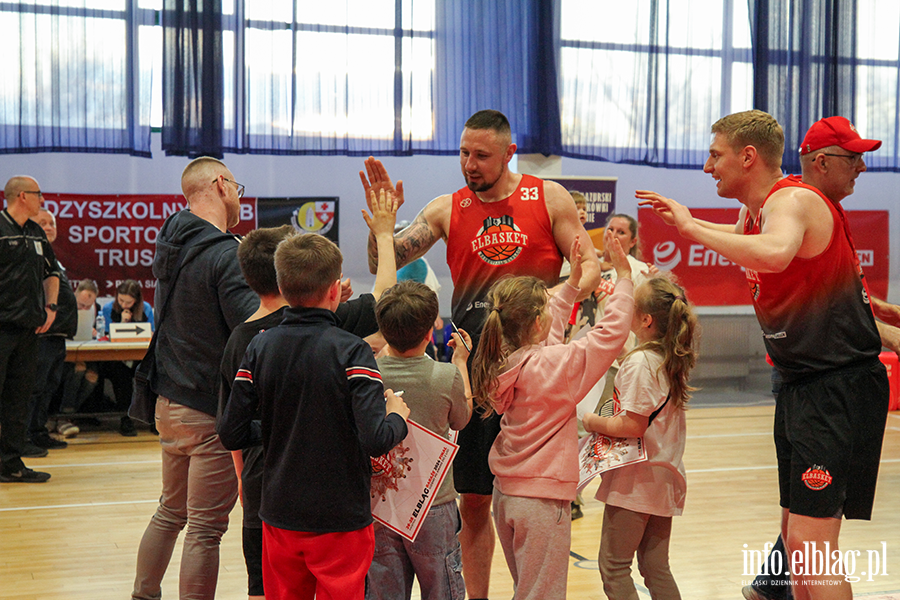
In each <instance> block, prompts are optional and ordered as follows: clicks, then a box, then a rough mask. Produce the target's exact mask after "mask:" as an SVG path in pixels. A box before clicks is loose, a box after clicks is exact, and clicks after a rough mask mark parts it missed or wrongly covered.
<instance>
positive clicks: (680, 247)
mask: <svg viewBox="0 0 900 600" xmlns="http://www.w3.org/2000/svg"><path fill="white" fill-rule="evenodd" d="M846 212H847V218H848V220H849V222H850V229H851V231H852V232H853V233H854V245H855V246H856V252H857V254H858V255H859V259H860V264H861V265H862V267H863V270H864V272H865V275H866V282H867V283H868V286H869V291H870V292H871V293H872V295H874V296H876V297H878V298H882V299H883V298H886V297H887V292H888V281H889V277H890V272H889V266H890V265H889V260H890V257H889V246H890V236H889V234H888V211H886V210H848V211H846ZM739 213H740V209H739V208H705V209H704V208H695V209H691V214H693V215H694V216H695V217H696V218H698V219H702V220H704V221H710V222H713V223H729V224H732V223H737V219H738V216H739ZM638 221H639V223H640V235H639V240H640V244H641V252H642V255H643V258H644V260H646V261H647V262H652V263H654V264H655V265H656V266H657V267H658V268H659V270H660V271H672V272H673V273H674V274H675V275H676V276H677V277H678V279H679V281H680V282H681V284H682V285H683V286H684V288H685V289H686V290H687V292H688V296H689V297H690V299H691V301H692V302H693V303H694V304H696V305H697V306H733V305H746V304H750V292H749V289H748V288H747V280H746V277H745V276H744V269H743V268H741V267H739V266H737V265H736V264H734V263H732V262H731V261H729V260H727V259H726V258H725V257H723V256H721V255H720V254H718V253H717V252H714V251H712V250H710V249H708V248H706V247H705V246H703V245H701V244H698V243H696V242H691V241H689V240H686V239H684V238H683V237H681V236H680V235H678V231H677V230H676V229H675V228H674V227H670V226H668V225H666V224H665V223H664V222H663V221H662V219H660V218H659V217H657V216H656V215H654V214H653V211H652V210H650V209H649V208H641V209H639V210H638Z"/></svg>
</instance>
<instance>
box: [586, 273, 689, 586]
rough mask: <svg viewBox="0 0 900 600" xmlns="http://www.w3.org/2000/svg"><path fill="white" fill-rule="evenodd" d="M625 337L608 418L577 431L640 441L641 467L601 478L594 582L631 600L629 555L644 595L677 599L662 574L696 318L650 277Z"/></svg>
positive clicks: (595, 418)
mask: <svg viewBox="0 0 900 600" xmlns="http://www.w3.org/2000/svg"><path fill="white" fill-rule="evenodd" d="M634 304H635V306H634V318H633V320H632V324H631V330H632V331H633V332H634V333H635V335H636V337H637V343H638V346H637V347H636V348H635V349H634V350H633V351H632V352H631V353H630V354H628V356H627V357H626V358H625V360H624V361H623V362H622V366H621V368H620V369H619V373H618V374H617V375H616V385H615V394H614V398H615V404H616V408H617V413H616V415H615V416H613V417H601V416H599V415H596V414H587V415H585V416H584V419H583V423H584V428H585V430H587V431H591V432H594V431H596V432H599V433H602V434H604V435H608V436H611V437H623V438H624V437H639V436H643V438H644V446H645V449H646V452H647V460H646V461H645V462H641V463H636V464H631V465H626V466H624V467H620V468H618V469H614V470H612V471H608V472H606V473H604V474H603V479H602V481H601V483H600V489H599V490H598V491H597V495H596V497H597V499H598V500H601V501H602V502H604V503H605V504H606V509H605V510H604V513H603V529H602V533H601V535H600V557H599V564H600V575H601V577H602V579H603V590H604V592H605V593H606V595H607V596H608V597H609V598H610V600H621V599H633V600H637V597H638V596H637V591H636V590H635V587H634V582H633V580H632V578H631V563H632V560H633V559H634V555H635V552H637V557H638V567H639V568H640V571H641V575H643V577H644V583H645V585H646V586H647V588H648V589H649V590H650V593H651V595H652V596H653V597H654V598H656V599H659V600H670V599H675V598H681V596H680V594H679V592H678V586H677V585H676V584H675V579H674V578H673V577H672V573H671V571H670V570H669V537H670V534H671V531H672V517H673V516H675V515H680V514H681V512H682V510H683V509H684V497H685V492H686V489H687V482H686V479H685V472H684V463H683V462H682V456H683V455H684V441H685V435H686V426H685V415H684V409H685V405H686V403H687V401H688V399H689V398H690V392H691V391H692V390H693V388H691V387H690V386H689V385H688V375H689V373H690V370H691V369H692V368H693V367H694V364H695V363H696V359H697V354H696V352H695V350H694V337H695V334H696V332H697V317H696V315H695V314H694V312H693V309H692V308H691V306H690V305H689V304H688V303H687V299H686V298H685V295H684V290H683V289H682V288H680V287H679V286H677V285H675V284H674V283H673V282H672V281H671V280H669V279H668V278H667V277H665V276H657V277H653V278H651V279H649V280H648V281H647V282H645V283H643V284H642V285H640V286H638V287H637V288H636V289H635V291H634Z"/></svg>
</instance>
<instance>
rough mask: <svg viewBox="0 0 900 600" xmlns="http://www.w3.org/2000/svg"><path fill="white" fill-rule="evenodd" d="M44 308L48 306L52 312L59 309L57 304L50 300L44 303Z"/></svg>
mask: <svg viewBox="0 0 900 600" xmlns="http://www.w3.org/2000/svg"><path fill="white" fill-rule="evenodd" d="M44 308H49V309H50V310H52V311H53V312H56V311H57V310H59V306H57V305H56V304H55V303H52V302H51V303H50V304H46V305H44Z"/></svg>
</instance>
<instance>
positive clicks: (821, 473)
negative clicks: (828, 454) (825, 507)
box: [800, 465, 832, 491]
mask: <svg viewBox="0 0 900 600" xmlns="http://www.w3.org/2000/svg"><path fill="white" fill-rule="evenodd" d="M800 479H801V481H803V483H804V484H806V487H808V488H809V489H811V490H814V491H818V490H823V489H825V488H826V487H828V486H829V485H830V484H831V479H832V477H831V473H829V472H828V469H826V468H825V467H823V466H822V465H813V466H811V467H810V468H808V469H807V470H806V472H805V473H803V475H801V476H800Z"/></svg>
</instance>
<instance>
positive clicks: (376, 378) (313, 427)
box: [218, 308, 407, 533]
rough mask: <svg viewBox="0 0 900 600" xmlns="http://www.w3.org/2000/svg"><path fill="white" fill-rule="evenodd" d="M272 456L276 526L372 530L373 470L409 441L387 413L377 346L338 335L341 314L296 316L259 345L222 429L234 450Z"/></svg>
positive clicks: (268, 496)
mask: <svg viewBox="0 0 900 600" xmlns="http://www.w3.org/2000/svg"><path fill="white" fill-rule="evenodd" d="M257 408H259V412H260V417H261V424H262V428H261V429H262V431H261V434H262V441H263V447H264V448H265V468H264V475H263V493H262V506H261V508H260V511H259V515H260V517H262V519H263V520H264V521H265V522H266V523H268V524H269V525H271V526H273V527H278V528H280V529H289V530H292V531H308V532H315V533H327V532H338V531H355V530H357V529H362V528H363V527H366V526H368V525H369V524H370V523H371V522H372V511H371V507H370V503H371V497H370V495H369V489H370V484H371V473H372V465H371V461H370V459H369V457H370V456H380V455H382V454H384V453H385V452H387V451H388V450H390V449H391V448H393V447H394V446H395V445H397V443H398V442H400V441H401V440H402V439H403V438H404V437H406V433H407V428H406V423H405V422H404V421H403V419H402V418H401V417H400V416H399V415H396V414H391V415H386V414H385V405H384V386H383V384H382V382H381V374H380V373H379V372H378V365H377V364H376V363H375V357H374V356H373V355H372V349H371V348H370V347H369V345H368V344H367V343H366V342H364V341H362V340H361V339H360V338H358V337H356V336H355V335H353V334H352V333H348V332H346V331H343V330H341V329H339V328H338V327H337V318H336V317H335V315H334V313H332V312H331V311H328V310H325V309H320V308H290V309H288V310H286V311H285V313H284V321H282V323H281V325H279V326H278V327H273V328H271V329H267V330H266V331H264V332H262V333H260V334H259V335H257V336H256V337H254V338H253V340H252V341H251V342H250V345H249V346H248V348H247V353H246V354H245V355H244V360H243V362H242V363H241V368H240V369H239V370H238V372H237V376H236V377H235V380H234V385H233V388H232V392H231V399H230V400H229V402H228V406H227V408H226V409H225V413H224V415H223V416H222V419H221V421H220V423H219V428H218V430H219V438H220V439H221V440H222V444H223V445H224V446H225V447H226V448H228V449H230V450H239V449H241V448H245V447H247V446H249V445H251V444H252V443H253V441H254V438H256V437H257V436H258V435H259V433H260V432H259V431H258V430H257V429H256V427H253V419H254V416H255V415H256V411H257Z"/></svg>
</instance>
